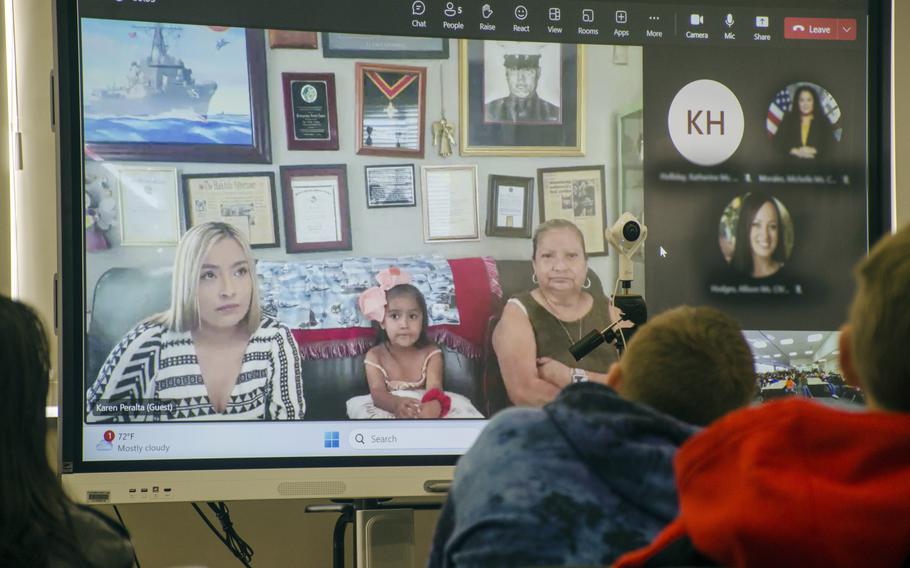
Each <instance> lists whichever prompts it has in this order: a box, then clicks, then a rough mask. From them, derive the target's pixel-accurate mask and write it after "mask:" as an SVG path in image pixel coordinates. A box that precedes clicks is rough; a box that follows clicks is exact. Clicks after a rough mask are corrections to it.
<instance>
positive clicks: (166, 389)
mask: <svg viewBox="0 0 910 568" xmlns="http://www.w3.org/2000/svg"><path fill="white" fill-rule="evenodd" d="M305 410H306V403H305V401H304V398H303V379H302V376H301V363H300V354H299V351H298V350H297V344H296V342H295V341H294V338H293V336H292V335H291V331H290V329H288V328H287V327H286V326H284V325H283V324H281V323H279V322H277V321H276V320H274V319H272V318H270V317H267V316H264V315H263V314H262V312H261V310H260V305H259V286H258V284H257V281H256V276H255V260H254V259H253V255H252V252H251V251H250V246H249V244H248V243H247V242H246V239H245V238H244V236H243V235H242V234H241V233H240V232H239V231H238V230H237V229H236V228H235V227H233V226H231V225H228V224H226V223H204V224H202V225H197V226H195V227H193V228H192V229H190V230H188V231H187V232H186V234H184V235H183V238H182V239H181V240H180V243H179V244H178V245H177V252H176V258H175V261H174V276H173V281H172V285H171V306H170V308H169V309H168V310H166V311H164V312H162V313H160V314H157V315H155V316H152V317H151V318H149V319H147V320H145V321H143V322H140V323H139V324H138V325H137V326H136V327H134V328H133V329H132V330H130V331H129V332H128V333H127V335H126V336H125V337H124V338H123V339H122V340H121V341H120V342H119V343H118V344H117V345H116V346H115V347H114V349H113V351H111V353H110V355H108V357H107V360H106V361H105V362H104V365H102V367H101V372H100V373H99V374H98V378H97V379H96V380H95V382H94V384H93V385H92V386H91V388H89V390H88V393H87V412H88V421H89V422H103V421H117V422H131V421H142V422H145V421H152V422H157V421H170V420H192V421H202V420H206V421H220V420H300V419H302V418H303V415H304V412H305Z"/></svg>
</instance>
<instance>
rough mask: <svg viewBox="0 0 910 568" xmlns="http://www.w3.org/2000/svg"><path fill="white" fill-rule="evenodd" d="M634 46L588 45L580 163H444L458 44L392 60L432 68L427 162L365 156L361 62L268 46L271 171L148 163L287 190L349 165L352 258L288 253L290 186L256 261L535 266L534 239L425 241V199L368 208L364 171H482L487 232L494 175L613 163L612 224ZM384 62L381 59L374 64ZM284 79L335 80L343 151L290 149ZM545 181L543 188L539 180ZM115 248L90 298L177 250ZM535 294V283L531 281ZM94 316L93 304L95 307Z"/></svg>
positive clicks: (91, 278)
mask: <svg viewBox="0 0 910 568" xmlns="http://www.w3.org/2000/svg"><path fill="white" fill-rule="evenodd" d="M627 49H628V63H627V64H624V65H618V64H615V63H614V62H613V47H611V46H587V50H586V55H585V57H586V88H585V99H586V116H587V123H586V130H587V140H586V152H585V156H580V157H552V158H525V157H499V156H497V157H474V156H471V157H462V156H460V155H459V154H458V153H457V152H456V153H455V154H453V155H452V156H450V157H449V158H445V159H443V158H440V157H439V155H438V153H437V152H436V150H435V148H434V147H433V146H432V136H431V135H430V124H431V123H432V122H433V121H435V120H438V119H439V118H440V116H441V105H442V97H441V95H440V91H441V88H440V81H439V77H440V72H442V74H443V76H444V80H443V84H444V88H445V108H446V116H447V118H448V119H449V120H450V121H452V122H457V117H458V43H457V41H455V40H452V41H451V42H450V48H449V53H450V55H449V59H447V60H441V61H440V60H395V61H388V60H386V61H385V62H386V63H393V64H401V65H416V66H421V67H426V68H427V97H426V100H427V110H426V122H427V127H426V133H425V135H426V136H427V139H426V146H425V151H424V156H425V157H424V159H413V158H412V159H408V158H384V157H375V156H358V155H357V154H356V146H355V138H354V132H355V130H354V122H355V116H354V112H353V109H354V108H355V80H354V74H355V73H354V64H355V62H356V61H361V60H360V59H326V58H323V56H322V50H321V49H317V50H308V49H268V48H267V49H266V54H267V55H266V56H267V66H268V81H269V82H268V92H269V111H270V126H271V140H272V161H273V163H272V164H242V165H238V164H200V163H170V164H162V163H161V162H157V163H154V164H151V163H149V164H148V165H159V166H160V165H170V166H174V167H176V168H177V171H178V174H190V173H218V172H242V171H248V172H257V171H274V172H275V178H276V185H279V184H280V176H279V174H278V167H279V166H281V165H287V166H291V165H305V164H347V177H348V197H349V202H350V208H351V228H352V235H353V250H352V251H337V252H326V253H307V254H286V253H285V251H284V240H285V235H284V224H283V213H282V205H281V188H280V187H276V195H277V201H278V202H279V203H278V207H279V213H278V219H279V224H280V235H281V244H282V246H281V247H279V248H268V249H257V250H255V251H254V254H255V255H256V257H257V258H259V259H264V260H287V261H291V262H293V261H302V260H310V259H314V258H343V257H348V256H388V255H391V254H427V255H429V254H437V255H442V256H445V257H447V258H460V257H467V256H480V255H491V256H493V257H494V258H497V259H528V258H530V255H531V242H530V240H528V239H511V238H499V237H487V236H482V237H481V240H480V241H473V242H458V243H444V244H426V243H424V242H423V233H422V228H421V227H422V225H421V209H420V200H419V198H418V206H417V207H407V208H386V209H368V208H367V206H366V191H365V188H364V170H363V167H364V166H365V165H371V164H400V163H414V164H415V166H416V168H417V170H416V173H417V176H418V178H419V176H420V166H421V165H455V164H472V165H473V164H476V165H477V166H478V190H479V204H480V216H479V222H480V223H481V225H483V224H484V223H485V221H486V216H487V197H488V194H487V185H488V175H489V174H494V173H495V174H501V175H514V176H524V177H536V175H537V173H536V172H537V168H543V167H555V166H576V165H604V166H605V167H606V190H607V191H606V193H607V196H606V197H607V198H606V205H607V220H608V222H611V221H613V220H615V219H616V217H618V213H617V210H616V208H617V181H616V179H617V169H616V162H617V159H616V152H617V150H616V116H617V114H618V113H623V112H628V111H629V110H630V109H633V108H637V107H640V105H641V100H642V91H641V89H642V78H641V69H642V59H641V48H638V47H633V48H627ZM371 61H382V60H371ZM284 72H308V73H324V72H331V73H335V88H336V93H337V95H336V96H337V103H338V104H337V106H338V129H339V138H340V149H339V151H319V152H303V151H290V150H288V149H287V142H286V134H285V120H284V100H283V92H282V85H281V74H282V73H284ZM121 164H123V162H104V163H98V162H94V163H92V162H90V163H88V164H87V166H86V167H87V169H89V168H91V169H97V168H116V167H117V166H119V165H121ZM535 184H536V182H535ZM537 201H538V200H537V195H536V188H535V196H534V214H533V224H534V225H536V224H537V222H538V221H537V219H538V218H539V217H538V214H539V213H538V203H537ZM108 238H109V240H110V241H111V242H112V244H113V246H112V248H110V249H109V250H106V251H100V252H93V253H89V254H88V257H87V258H86V290H87V292H88V298H87V301H88V302H91V291H92V290H93V289H94V286H95V283H96V282H97V280H98V278H99V277H100V276H101V275H102V274H103V273H104V271H105V270H107V269H109V268H111V267H130V266H170V265H171V263H172V259H173V255H174V247H163V248H158V247H139V246H131V247H121V246H119V245H118V241H119V235H118V234H117V230H116V229H115V230H112V231H109V232H108ZM615 266H616V265H615V260H614V257H613V256H610V257H607V258H595V259H592V262H591V267H592V268H593V269H594V270H595V271H597V273H598V274H599V276H600V277H601V279H602V280H603V281H604V282H612V281H613V278H615V275H616V272H615ZM528 284H529V287H530V282H529V283H528ZM87 309H88V310H91V306H90V305H88V306H87Z"/></svg>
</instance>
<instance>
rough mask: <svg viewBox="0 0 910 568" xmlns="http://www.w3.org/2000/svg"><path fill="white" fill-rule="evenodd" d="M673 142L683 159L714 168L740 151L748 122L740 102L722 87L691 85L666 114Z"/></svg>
mask: <svg viewBox="0 0 910 568" xmlns="http://www.w3.org/2000/svg"><path fill="white" fill-rule="evenodd" d="M667 127H668V129H669V131H670V140H672V141H673V145H674V146H675V147H676V149H677V150H678V151H679V153H680V154H682V155H683V157H684V158H685V159H687V160H689V161H690V162H692V163H694V164H698V165H699V166H715V165H717V164H719V163H721V162H723V161H725V160H726V159H727V158H729V157H730V156H732V155H733V153H734V152H736V150H737V148H739V144H740V142H742V139H743V132H744V130H745V119H744V117H743V109H742V106H740V104H739V99H737V98H736V95H734V94H733V91H731V90H730V89H729V88H727V86H726V85H724V84H723V83H719V82H717V81H714V80H711V79H699V80H697V81H692V82H691V83H689V84H688V85H686V86H685V87H683V88H682V89H680V90H679V92H678V93H676V96H675V97H673V102H672V103H671V104H670V112H669V113H668V114H667Z"/></svg>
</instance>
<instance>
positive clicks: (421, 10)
mask: <svg viewBox="0 0 910 568" xmlns="http://www.w3.org/2000/svg"><path fill="white" fill-rule="evenodd" d="M426 11H427V5H426V4H424V3H423V2H422V1H421V0H416V1H415V2H414V3H413V4H411V15H412V16H423V15H424V14H425V13H426Z"/></svg>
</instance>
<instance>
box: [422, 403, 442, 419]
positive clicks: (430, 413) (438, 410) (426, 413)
mask: <svg viewBox="0 0 910 568" xmlns="http://www.w3.org/2000/svg"><path fill="white" fill-rule="evenodd" d="M440 414H442V405H441V404H439V401H438V400H429V401H427V402H422V403H420V412H419V414H418V417H419V418H439V415H440Z"/></svg>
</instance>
